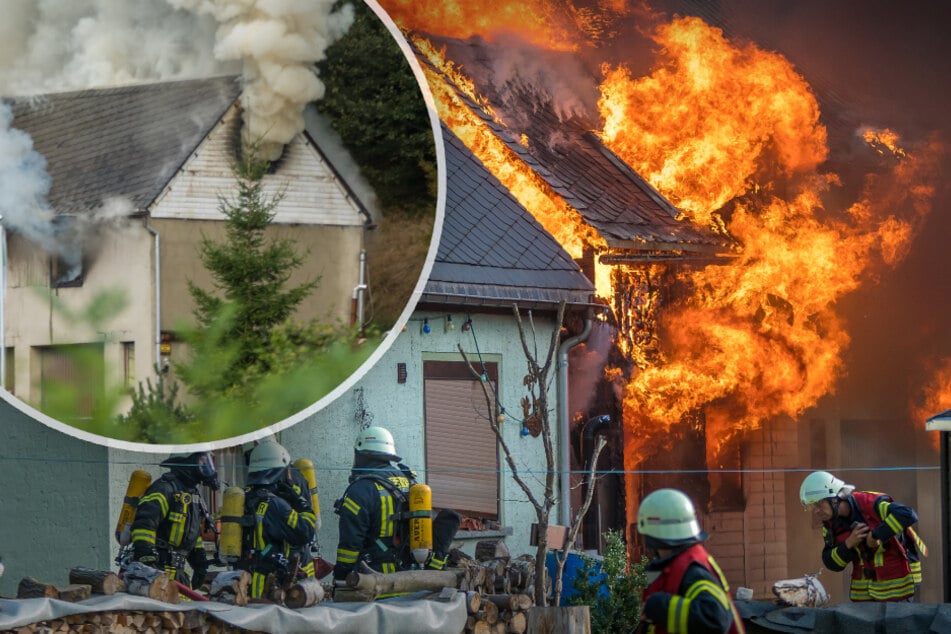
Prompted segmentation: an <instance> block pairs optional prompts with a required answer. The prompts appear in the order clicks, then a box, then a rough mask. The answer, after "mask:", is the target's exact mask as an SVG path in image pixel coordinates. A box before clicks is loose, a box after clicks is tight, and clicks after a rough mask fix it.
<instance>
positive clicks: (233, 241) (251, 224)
mask: <svg viewBox="0 0 951 634" xmlns="http://www.w3.org/2000/svg"><path fill="white" fill-rule="evenodd" d="M244 154H245V155H244V157H243V158H242V160H241V162H240V163H239V165H238V166H237V168H236V169H235V183H236V188H237V191H236V194H235V196H234V197H233V198H225V197H220V198H219V207H218V208H219V210H220V211H221V212H222V213H223V214H224V215H225V217H226V218H227V221H226V223H225V231H226V239H225V240H224V241H221V242H218V241H215V240H212V239H211V238H209V237H207V236H203V237H202V239H201V241H200V257H201V262H202V264H203V265H204V267H205V269H207V270H208V271H209V272H210V273H211V275H212V278H213V288H211V289H204V288H201V287H199V286H198V285H196V284H195V283H194V282H192V281H189V283H188V289H189V292H190V293H191V296H192V299H193V300H194V302H195V311H194V316H195V319H196V323H197V325H198V328H197V330H196V331H195V332H194V333H193V336H192V337H191V338H192V339H193V340H192V341H191V342H190V343H192V345H193V346H194V347H195V349H196V350H199V351H201V350H208V349H210V348H213V349H215V350H218V351H219V354H218V355H217V363H216V365H217V366H222V365H223V366H224V367H217V368H216V371H215V372H214V376H209V375H208V373H207V372H202V374H201V376H195V375H194V374H195V373H194V371H195V370H197V369H198V368H197V367H196V366H194V365H192V366H190V367H189V366H182V367H181V368H176V369H178V370H179V371H180V376H181V378H182V379H183V381H184V382H185V383H186V385H188V387H189V391H190V392H192V393H196V394H199V395H203V394H204V395H209V394H215V393H218V394H221V393H223V392H226V391H227V390H228V389H229V388H231V387H233V386H235V385H238V384H241V383H242V382H243V381H242V376H243V374H245V373H246V372H247V371H249V370H251V369H252V368H253V369H254V372H255V373H261V371H262V370H263V371H265V372H266V371H267V370H268V368H267V367H264V368H262V367H261V364H262V363H263V364H264V365H265V366H266V365H267V362H266V361H265V359H266V356H267V355H268V348H269V339H270V337H271V333H272V331H274V330H275V329H276V328H278V327H279V326H283V325H285V324H286V323H287V322H288V320H289V319H290V318H291V317H292V316H293V314H294V311H295V310H296V309H297V307H298V305H299V304H300V303H301V302H302V301H303V300H304V299H305V298H306V297H307V296H308V295H309V294H310V293H311V291H313V290H314V289H315V288H316V287H317V286H318V284H319V279H311V280H308V281H306V282H304V283H301V284H298V285H297V286H293V287H289V286H288V281H289V280H290V277H291V275H292V274H293V272H294V271H295V270H296V269H297V268H298V267H300V265H301V264H302V263H303V261H304V258H303V255H301V254H300V253H298V252H297V250H296V249H295V244H294V242H293V241H291V240H287V239H276V238H269V237H267V236H266V235H265V232H266V230H267V227H268V225H269V224H270V223H271V220H273V218H274V214H275V211H276V208H277V206H278V204H279V203H280V201H281V198H282V196H283V193H278V194H276V195H273V196H269V195H267V193H266V192H265V190H264V182H263V179H262V176H263V175H264V174H265V173H266V172H267V169H268V164H267V163H266V162H263V161H260V160H258V159H256V158H255V156H254V152H253V148H252V149H249V150H248V151H246V152H245V153H244ZM200 365H201V366H202V368H203V370H207V369H208V368H207V367H206V366H207V364H204V363H203V364H200Z"/></svg>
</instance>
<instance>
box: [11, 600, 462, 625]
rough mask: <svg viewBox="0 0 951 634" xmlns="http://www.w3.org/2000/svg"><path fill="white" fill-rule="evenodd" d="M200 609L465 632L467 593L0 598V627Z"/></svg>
mask: <svg viewBox="0 0 951 634" xmlns="http://www.w3.org/2000/svg"><path fill="white" fill-rule="evenodd" d="M185 610H200V611H203V612H206V613H207V614H208V615H209V616H213V617H214V618H215V619H218V620H220V621H223V622H225V623H228V624H229V625H234V626H237V627H241V628H244V629H246V630H252V631H256V632H269V633H274V634H277V633H280V632H288V633H289V634H292V633H295V632H301V633H303V632H312V633H316V634H321V633H323V632H333V633H334V634H338V633H342V634H350V633H352V634H365V633H366V632H379V633H380V634H407V633H410V632H412V633H413V634H416V633H418V634H426V633H428V632H461V631H462V630H463V629H464V628H465V624H466V604H465V594H464V593H460V592H457V593H456V594H455V595H454V596H453V597H452V598H451V599H448V600H446V601H434V600H427V599H420V598H419V597H418V595H408V596H405V597H395V598H392V599H386V600H380V601H373V602H370V603H334V602H332V601H326V602H323V603H320V604H318V605H315V606H313V607H310V608H302V609H299V610H291V609H288V608H285V607H281V606H277V605H252V606H248V607H237V606H233V605H227V604H224V603H217V602H214V601H189V602H186V603H178V604H170V603H164V602H162V601H155V600H153V599H149V598H146V597H139V596H135V595H130V594H125V593H119V594H114V595H111V596H102V595H99V596H94V597H92V598H90V599H87V600H85V601H80V602H77V603H70V602H68V601H60V600H58V599H0V630H12V629H16V628H18V627H23V626H25V625H30V624H32V623H41V622H43V621H50V620H53V619H58V618H63V617H66V616H70V615H74V614H84V613H94V612H133V611H142V612H150V611H151V612H177V611H185Z"/></svg>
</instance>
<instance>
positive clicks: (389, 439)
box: [353, 427, 402, 462]
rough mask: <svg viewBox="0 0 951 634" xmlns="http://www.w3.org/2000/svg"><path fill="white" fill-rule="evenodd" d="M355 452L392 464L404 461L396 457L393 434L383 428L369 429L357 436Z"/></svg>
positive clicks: (354, 446)
mask: <svg viewBox="0 0 951 634" xmlns="http://www.w3.org/2000/svg"><path fill="white" fill-rule="evenodd" d="M353 449H354V451H358V452H360V453H363V454H366V455H370V456H375V457H379V458H383V459H384V460H389V461H391V462H399V461H400V460H402V458H400V457H399V456H398V455H396V444H395V443H394V442H393V434H391V433H390V432H389V430H388V429H385V428H383V427H367V428H366V429H364V430H362V431H361V432H360V433H359V434H357V440H356V442H354V443H353Z"/></svg>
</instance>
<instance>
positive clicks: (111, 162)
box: [12, 77, 241, 214]
mask: <svg viewBox="0 0 951 634" xmlns="http://www.w3.org/2000/svg"><path fill="white" fill-rule="evenodd" d="M240 91H241V87H240V85H239V83H238V80H237V78H235V77H219V78H213V79H196V80H188V81H176V82H164V83H156V84H141V85H134V86H123V87H120V88H105V89H93V90H82V91H77V92H64V93H55V94H48V95H43V96H41V97H32V98H15V99H12V107H13V123H12V126H13V127H14V128H17V129H19V130H23V131H24V132H26V133H27V134H29V135H30V137H31V138H32V139H33V147H34V149H35V150H36V151H37V152H39V153H40V154H42V155H43V157H44V158H45V159H46V161H47V172H48V174H49V176H50V177H51V179H52V188H51V190H50V194H49V203H50V205H51V207H52V208H53V210H55V211H56V212H57V213H70V214H74V213H82V212H86V211H90V210H93V209H97V208H99V207H100V206H101V205H102V201H103V198H104V197H106V196H122V197H125V198H127V199H129V201H130V202H131V203H132V205H133V206H134V208H135V209H136V211H139V212H141V211H144V210H145V209H146V208H147V207H148V205H149V204H150V203H151V202H152V201H153V200H155V198H156V197H157V196H158V195H159V194H160V193H161V192H162V189H163V188H164V187H165V185H166V184H167V183H168V182H169V181H170V180H171V178H172V177H173V176H174V175H175V173H176V172H177V171H178V169H179V168H180V167H181V166H182V164H183V163H184V162H185V160H186V159H187V158H188V157H189V155H190V154H191V152H192V151H193V150H194V149H195V148H196V147H197V146H198V144H199V143H200V142H201V141H202V139H204V138H205V136H207V135H208V133H209V132H210V131H211V129H212V127H213V126H214V125H215V124H216V123H218V121H219V120H220V119H221V117H222V115H223V114H224V113H225V111H226V110H227V109H228V108H229V107H230V106H231V105H232V104H233V103H234V102H235V100H236V99H237V98H238V95H239V93H240Z"/></svg>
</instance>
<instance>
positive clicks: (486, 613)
mask: <svg viewBox="0 0 951 634" xmlns="http://www.w3.org/2000/svg"><path fill="white" fill-rule="evenodd" d="M475 617H476V618H477V619H478V620H480V621H485V622H486V623H488V624H489V625H495V624H496V623H497V622H498V620H499V608H498V606H497V605H495V604H494V603H492V602H491V601H486V602H485V603H483V604H482V607H481V608H480V609H479V611H478V612H476V613H475Z"/></svg>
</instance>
